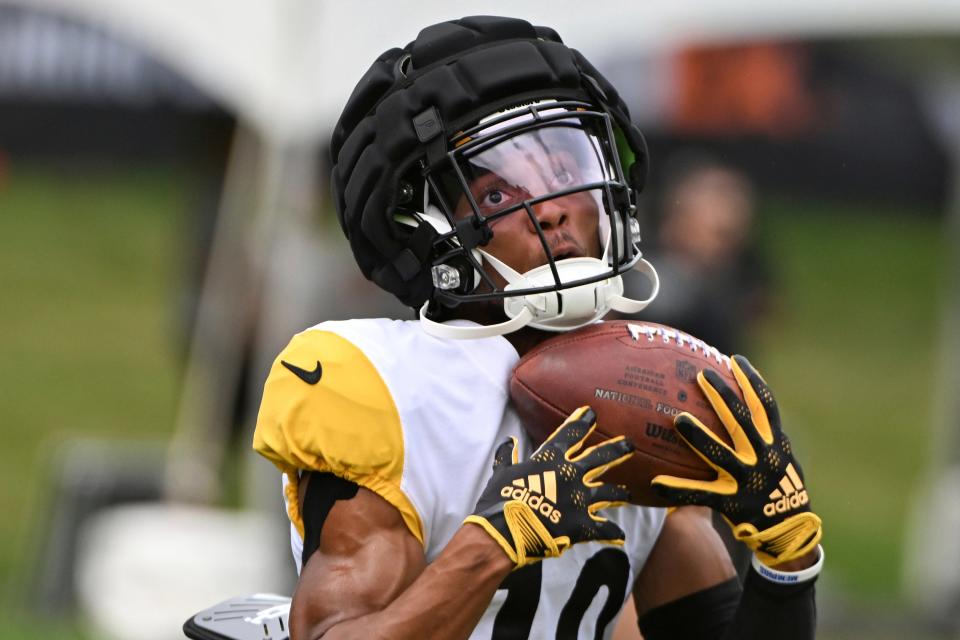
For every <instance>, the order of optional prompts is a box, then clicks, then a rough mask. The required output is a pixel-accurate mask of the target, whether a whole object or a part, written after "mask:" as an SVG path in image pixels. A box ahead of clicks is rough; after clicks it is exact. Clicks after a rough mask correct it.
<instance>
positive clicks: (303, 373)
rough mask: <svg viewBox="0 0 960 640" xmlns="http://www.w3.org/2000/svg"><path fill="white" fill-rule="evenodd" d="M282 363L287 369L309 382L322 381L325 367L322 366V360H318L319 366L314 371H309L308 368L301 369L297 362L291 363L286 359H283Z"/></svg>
mask: <svg viewBox="0 0 960 640" xmlns="http://www.w3.org/2000/svg"><path fill="white" fill-rule="evenodd" d="M280 364H282V365H283V366H285V367H286V368H287V369H289V370H290V371H292V372H293V374H294V375H296V376H297V377H298V378H300V379H301V380H303V381H304V382H306V383H307V384H317V383H318V382H320V377H321V376H322V375H323V367H321V366H320V361H319V360H317V367H316V369H314V370H313V371H307V370H306V369H301V368H300V367H298V366H297V365H295V364H290V363H289V362H287V361H285V360H281V361H280Z"/></svg>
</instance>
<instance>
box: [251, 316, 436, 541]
mask: <svg viewBox="0 0 960 640" xmlns="http://www.w3.org/2000/svg"><path fill="white" fill-rule="evenodd" d="M318 361H319V363H320V367H321V369H322V374H321V376H320V380H319V381H318V382H317V383H316V384H310V383H308V382H306V381H304V379H303V378H302V377H300V376H299V375H297V374H296V373H295V372H294V370H293V369H291V368H290V367H289V366H288V365H294V369H295V368H298V367H299V368H302V369H304V370H308V371H312V370H314V368H315V366H316V363H317V362H318ZM283 363H288V364H287V365H284V364H283ZM253 448H254V450H255V451H257V452H258V453H260V454H261V455H263V456H265V457H266V458H267V459H269V460H270V461H271V462H273V463H274V464H275V465H276V466H277V467H278V468H279V469H280V470H281V471H283V472H284V473H286V474H287V478H288V479H289V480H290V484H288V485H287V491H288V493H287V496H288V498H289V497H291V496H293V497H294V499H293V500H292V501H291V500H289V499H288V501H287V502H288V506H289V508H290V520H291V521H292V522H293V523H294V525H295V526H296V527H297V529H298V530H299V531H300V533H301V535H302V534H303V520H302V518H301V517H300V513H299V508H298V506H297V501H296V495H297V493H296V486H297V483H298V470H301V469H305V470H310V471H330V472H332V473H335V474H336V475H338V476H340V477H342V478H345V479H347V480H350V481H352V482H356V483H357V484H359V485H360V486H362V487H366V488H367V489H370V490H371V491H374V492H375V493H377V494H379V495H380V496H381V497H383V498H384V499H385V500H387V501H388V502H389V503H390V504H392V505H393V506H395V507H396V508H397V509H398V510H399V511H400V514H401V515H402V516H403V520H404V522H405V523H406V525H407V528H409V529H410V532H411V533H412V534H413V535H414V536H416V537H417V539H418V540H420V542H421V544H422V543H423V522H422V521H421V519H420V515H419V514H418V513H417V510H416V509H415V508H414V506H413V504H412V503H411V502H410V499H409V498H408V497H407V496H406V494H405V493H404V492H403V490H402V489H401V488H400V481H401V477H402V475H403V464H404V450H403V430H402V426H401V423H400V414H399V412H398V411H397V407H396V404H395V403H394V401H393V397H392V396H391V395H390V390H389V389H388V388H387V385H386V384H385V383H384V381H383V379H382V378H381V377H380V374H379V372H378V371H377V369H376V367H374V366H373V363H371V362H370V360H369V359H368V358H367V356H366V355H365V354H364V353H363V351H361V350H360V349H359V348H358V347H357V346H356V345H354V344H353V343H352V342H350V341H349V340H347V339H346V338H344V337H342V336H340V335H338V334H336V333H332V332H330V331H321V330H317V329H311V330H308V331H304V332H303V333H300V334H297V335H296V336H294V338H293V340H291V341H290V344H289V345H288V346H287V348H286V349H284V350H283V351H282V352H281V353H280V355H279V356H278V357H277V359H276V360H275V361H274V362H273V366H272V367H271V369H270V375H269V376H268V377H267V381H266V383H265V384H264V388H263V401H262V402H261V404H260V413H259V415H258V416H257V427H256V431H255V432H254V437H253Z"/></svg>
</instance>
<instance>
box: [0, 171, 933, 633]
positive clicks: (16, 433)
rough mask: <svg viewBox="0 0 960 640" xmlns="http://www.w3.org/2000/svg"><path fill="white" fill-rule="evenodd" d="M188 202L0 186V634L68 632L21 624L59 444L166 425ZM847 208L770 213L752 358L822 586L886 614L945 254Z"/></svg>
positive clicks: (926, 397)
mask: <svg viewBox="0 0 960 640" xmlns="http://www.w3.org/2000/svg"><path fill="white" fill-rule="evenodd" d="M188 193H189V186H188V184H187V183H186V182H185V180H184V176H183V175H181V174H180V173H179V172H178V171H175V170H170V169H168V168H139V169H122V170H114V171H113V172H106V171H96V172H95V171H91V172H88V173H82V174H76V173H72V172H70V173H68V172H60V171H54V170H50V169H42V168H14V170H13V171H12V172H11V175H10V176H9V179H8V183H7V185H6V187H5V189H4V190H0V292H2V300H3V302H2V306H3V309H4V311H3V313H0V390H2V391H0V420H2V423H3V433H4V435H5V442H4V447H3V448H2V451H0V456H2V464H0V508H2V509H3V513H5V514H7V517H5V518H3V519H0V541H2V542H0V576H3V578H4V579H5V580H7V584H6V585H5V586H6V593H7V596H6V598H5V604H2V605H0V619H3V620H6V621H10V622H8V624H7V625H6V626H4V627H2V628H3V629H4V630H0V638H11V639H12V638H20V637H23V638H26V637H71V636H73V635H74V632H72V631H69V630H65V629H63V628H61V627H58V628H55V629H54V628H51V629H47V630H46V632H41V633H39V635H38V633H37V630H36V629H35V628H34V627H31V626H27V625H26V623H25V622H24V623H21V626H18V623H17V622H16V620H18V619H19V620H23V618H18V617H17V616H16V615H15V612H14V610H15V609H17V608H18V598H17V597H16V594H17V593H19V591H20V590H21V589H22V585H21V584H19V583H18V582H17V578H18V577H22V576H24V575H25V574H28V573H29V572H30V568H31V566H33V565H32V563H33V562H34V561H35V560H36V559H35V558H33V557H31V556H30V554H29V553H28V550H29V549H31V545H30V540H31V538H32V537H35V536H36V531H34V530H31V529H30V527H31V526H33V525H35V524H36V523H37V521H38V516H39V514H41V513H42V510H41V508H40V506H39V505H42V504H43V500H44V498H45V496H44V492H43V486H44V482H45V480H46V479H47V478H49V475H50V469H48V468H47V463H48V462H49V460H50V452H51V451H52V449H53V448H54V447H55V446H56V443H58V442H62V441H63V440H64V439H66V438H69V437H72V436H77V435H97V436H113V437H117V438H125V439H143V438H155V437H163V436H165V435H166V434H168V433H169V432H170V431H171V425H172V420H173V417H174V411H175V406H176V400H177V384H178V376H179V371H180V362H179V356H178V354H179V348H180V343H179V342H178V336H177V332H176V320H177V318H176V313H177V303H178V298H177V296H178V293H179V291H178V283H179V282H180V273H181V267H180V265H181V263H182V259H183V256H184V255H185V254H186V251H185V249H184V248H183V241H184V238H183V237H182V231H183V228H184V225H183V216H184V215H185V210H186V207H187V201H188ZM846 208H848V209H851V210H850V211H846V210H844V208H843V207H836V206H829V205H824V204H818V205H801V204H790V205H788V204H785V203H782V202H781V203H777V204H771V205H769V206H768V207H767V209H766V213H767V214H768V215H767V216H766V218H765V219H764V222H763V236H764V238H766V239H767V242H768V247H769V250H770V253H771V256H772V257H773V258H775V259H776V263H775V265H776V271H777V273H778V279H777V285H776V286H777V294H776V297H777V299H778V302H777V305H776V312H775V314H774V316H773V317H772V318H770V319H769V320H768V321H767V322H765V324H764V325H763V326H762V327H761V328H760V329H759V330H758V331H757V332H756V333H755V335H754V340H753V342H754V345H755V347H754V351H753V353H751V356H752V359H753V360H754V362H755V363H757V364H758V366H760V367H761V369H762V371H763V372H764V374H765V376H766V377H767V379H768V381H769V382H770V383H771V385H772V387H773V388H774V390H775V391H777V395H778V400H779V402H780V404H781V406H782V408H783V413H784V416H785V421H786V424H787V426H788V429H789V432H790V433H791V435H792V436H793V438H794V441H795V442H796V445H797V448H798V449H799V450H800V452H801V454H802V460H803V461H804V464H805V470H806V474H807V476H808V481H809V482H808V484H809V485H810V487H811V491H812V496H813V500H814V504H815V507H816V509H817V510H818V511H819V512H820V513H821V515H822V516H823V518H824V521H825V531H826V534H825V539H824V544H825V546H826V547H827V549H828V554H829V555H828V558H829V560H828V563H829V564H828V567H829V569H828V572H827V573H826V575H825V586H827V587H828V590H829V591H834V592H837V593H841V594H842V595H843V597H844V598H846V599H850V600H853V601H857V602H863V603H865V604H867V605H869V604H871V603H881V604H883V605H884V606H889V605H891V604H893V606H896V603H897V598H898V589H899V573H900V563H901V545H902V542H903V536H904V529H903V526H904V524H903V523H904V516H905V514H906V511H907V507H908V499H909V496H910V494H911V492H912V491H913V490H914V488H915V483H916V482H917V481H918V479H919V474H920V471H921V469H922V468H923V466H924V464H925V456H926V455H927V454H928V452H929V451H928V450H929V446H930V433H931V429H932V427H931V424H930V423H931V419H932V415H933V411H932V409H931V407H930V406H929V401H930V399H931V398H932V387H931V384H932V383H933V376H934V374H935V372H936V371H937V366H938V362H937V358H936V346H937V345H936V338H937V335H938V321H939V320H938V313H939V302H938V301H939V299H940V294H941V292H942V291H943V288H944V286H945V283H944V282H943V281H942V273H943V269H942V267H943V266H944V261H945V257H946V253H945V252H946V247H945V245H944V242H943V239H942V227H941V224H940V223H939V222H938V221H936V220H934V219H932V218H930V217H929V216H923V217H918V218H914V219H911V218H908V217H906V216H904V215H902V214H901V212H897V211H889V210H887V211H880V212H877V211H875V210H872V209H871V208H869V207H846ZM203 604H204V603H198V605H203ZM838 637H839V636H838ZM851 637H853V636H851Z"/></svg>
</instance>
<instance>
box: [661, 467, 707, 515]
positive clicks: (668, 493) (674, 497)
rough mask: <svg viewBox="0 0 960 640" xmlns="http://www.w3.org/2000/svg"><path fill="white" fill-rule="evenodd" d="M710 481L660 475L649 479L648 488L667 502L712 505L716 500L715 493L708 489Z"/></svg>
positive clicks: (676, 504)
mask: <svg viewBox="0 0 960 640" xmlns="http://www.w3.org/2000/svg"><path fill="white" fill-rule="evenodd" d="M712 483H713V481H708V480H690V479H689V478H678V477H676V476H665V475H660V476H656V477H655V478H654V479H653V480H651V481H650V488H651V489H653V491H654V493H656V494H657V495H658V496H660V497H661V498H663V499H664V500H665V501H666V502H667V504H671V505H675V506H686V505H699V506H703V507H713V506H714V504H715V503H716V501H717V495H716V494H715V493H714V492H712V491H710V490H709V488H711V487H712Z"/></svg>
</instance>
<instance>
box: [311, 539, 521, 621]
mask: <svg viewBox="0 0 960 640" xmlns="http://www.w3.org/2000/svg"><path fill="white" fill-rule="evenodd" d="M512 568H513V564H512V563H511V561H510V559H509V558H508V557H507V555H506V554H505V553H504V552H503V550H502V549H501V548H500V546H499V545H498V544H497V543H496V542H494V541H493V539H492V538H491V537H490V536H489V535H487V533H485V532H484V531H483V530H482V529H481V528H480V527H478V526H475V525H472V524H466V525H464V526H463V527H461V528H460V530H459V531H458V532H457V533H456V534H455V535H454V536H453V538H452V539H451V540H450V543H449V544H448V545H447V546H446V548H445V549H444V550H443V552H442V553H441V554H440V556H439V557H438V558H437V559H436V560H435V561H434V562H432V563H431V564H430V565H428V566H427V568H426V569H424V571H423V573H422V574H420V576H419V577H417V579H416V580H415V581H414V582H413V583H412V584H411V585H410V586H409V587H408V588H407V589H406V590H405V591H404V592H403V593H402V594H400V596H399V597H398V598H397V599H396V600H394V601H393V602H391V603H390V604H389V605H388V606H387V607H385V608H384V609H382V610H380V611H378V612H376V613H371V614H369V615H365V616H361V617H358V618H354V619H352V620H347V621H344V622H341V623H339V624H336V625H334V626H333V627H331V628H329V629H328V630H327V631H326V633H324V634H322V637H323V638H324V640H335V639H338V638H361V637H362V638H391V639H394V638H396V639H402V638H422V637H424V635H425V634H427V631H428V630H429V636H430V637H431V638H466V637H467V636H469V635H470V633H471V632H472V631H473V629H474V627H475V626H476V625H477V622H478V621H479V620H480V617H481V616H482V615H483V612H484V611H485V610H486V608H487V606H488V605H489V604H490V600H491V598H492V597H493V594H494V593H495V592H496V590H497V587H499V586H500V583H501V582H503V579H504V578H505V577H506V576H507V575H508V574H509V573H510V571H511V569H512ZM318 637H319V636H318ZM293 640H301V639H300V638H294V639H293Z"/></svg>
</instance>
